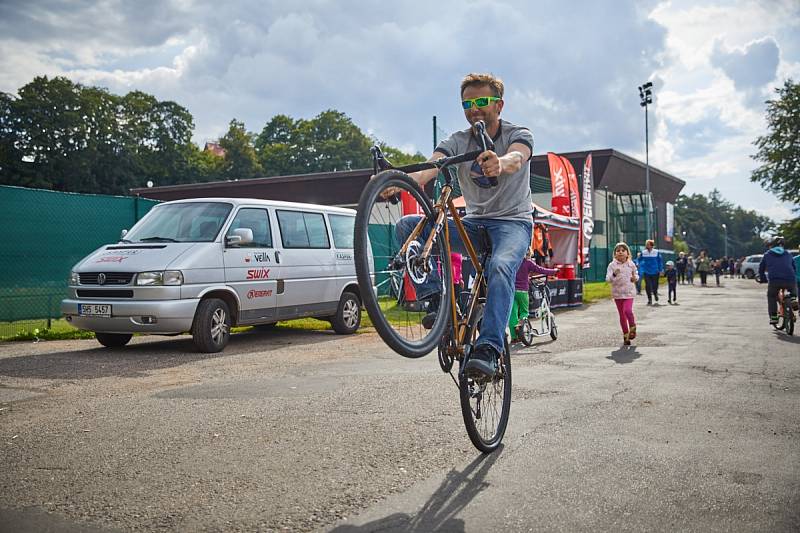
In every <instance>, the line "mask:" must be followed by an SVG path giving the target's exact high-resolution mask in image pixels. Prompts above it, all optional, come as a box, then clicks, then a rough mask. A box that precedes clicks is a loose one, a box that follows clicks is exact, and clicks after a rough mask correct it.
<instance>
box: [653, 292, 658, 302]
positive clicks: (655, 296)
mask: <svg viewBox="0 0 800 533" xmlns="http://www.w3.org/2000/svg"><path fill="white" fill-rule="evenodd" d="M653 297H654V298H655V299H656V302H657V301H658V294H654V295H653Z"/></svg>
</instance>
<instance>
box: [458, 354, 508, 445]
mask: <svg viewBox="0 0 800 533" xmlns="http://www.w3.org/2000/svg"><path fill="white" fill-rule="evenodd" d="M500 359H501V360H500V362H499V363H500V364H498V369H497V372H496V373H495V375H494V376H493V377H492V379H491V380H487V381H482V382H481V381H477V380H474V379H472V378H470V377H467V376H466V375H465V374H463V373H461V376H460V379H459V389H460V392H461V394H460V396H461V414H462V415H463V416H464V426H466V428H467V435H469V439H470V440H471V441H472V444H473V445H475V447H476V448H478V449H479V450H480V451H482V452H483V453H492V452H493V451H495V450H496V449H497V447H498V446H500V442H501V441H502V440H503V435H504V434H505V432H506V426H507V425H508V413H509V411H510V410H511V351H510V350H509V349H508V343H505V350H504V353H503V355H502V356H501V358H500Z"/></svg>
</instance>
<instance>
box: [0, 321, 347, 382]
mask: <svg viewBox="0 0 800 533" xmlns="http://www.w3.org/2000/svg"><path fill="white" fill-rule="evenodd" d="M339 337H340V336H339V335H336V334H335V333H334V332H332V331H298V330H291V329H285V330H281V329H280V328H276V329H274V330H271V331H266V332H265V331H256V330H252V331H246V332H243V333H237V334H235V335H233V336H232V337H231V340H230V342H229V343H228V346H227V347H226V348H225V350H224V351H223V352H221V353H200V352H198V351H197V349H196V348H195V346H194V344H193V343H192V339H191V337H189V336H187V335H182V336H179V337H167V338H165V340H157V341H149V339H148V342H140V343H135V344H130V345H128V346H124V347H122V348H104V347H102V346H100V345H99V344H97V342H96V341H86V343H87V344H88V345H89V346H93V347H92V348H90V349H85V350H74V351H62V352H51V353H42V354H33V355H24V356H19V357H8V358H3V359H0V376H8V377H17V378H43V379H96V378H104V377H111V376H116V377H141V376H145V375H146V373H147V372H150V371H152V370H159V369H164V368H173V367H177V366H181V365H185V364H189V363H193V362H195V361H202V360H204V359H217V358H222V357H233V356H236V355H240V354H246V353H252V352H270V351H273V350H280V349H281V348H284V347H286V346H287V345H312V344H318V343H321V342H328V341H332V340H335V339H337V338H339ZM150 338H151V339H152V338H158V337H150ZM56 342H60V341H56Z"/></svg>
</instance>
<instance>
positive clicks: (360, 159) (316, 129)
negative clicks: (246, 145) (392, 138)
mask: <svg viewBox="0 0 800 533" xmlns="http://www.w3.org/2000/svg"><path fill="white" fill-rule="evenodd" d="M377 142H378V141H376V140H375V139H372V138H370V137H368V136H367V135H365V134H364V133H363V132H362V131H361V130H360V129H359V128H358V126H356V125H355V124H353V122H352V120H350V118H349V117H347V115H345V114H344V113H341V112H339V111H336V110H333V109H329V110H327V111H323V112H322V113H320V114H319V115H317V116H316V117H314V118H313V119H311V120H304V119H300V120H295V119H292V118H291V117H288V116H286V115H276V116H274V117H272V119H271V120H270V121H269V122H268V123H267V124H266V125H265V126H264V129H263V130H261V133H260V134H259V135H258V137H257V138H256V140H255V149H256V152H257V153H258V156H259V161H261V164H262V166H263V168H264V172H265V174H266V175H268V176H276V175H287V174H308V173H311V172H332V171H335V170H350V169H357V168H370V167H371V166H372V156H371V153H370V150H369V149H370V146H371V145H373V144H375V143H377ZM378 144H380V145H381V148H382V149H383V150H384V152H385V153H386V154H387V156H388V157H389V159H390V160H391V161H392V162H393V163H394V164H396V165H402V164H406V163H410V162H416V161H420V160H422V161H424V157H423V156H421V155H420V154H417V155H414V156H411V155H408V154H405V153H403V152H402V151H400V150H398V149H396V148H391V147H389V146H387V145H385V144H384V143H378Z"/></svg>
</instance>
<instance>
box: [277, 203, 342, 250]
mask: <svg viewBox="0 0 800 533" xmlns="http://www.w3.org/2000/svg"><path fill="white" fill-rule="evenodd" d="M276 213H277V215H278V227H279V228H280V230H281V241H282V242H283V247H284V248H330V247H331V244H330V241H329V240H328V230H327V228H326V227H325V218H324V217H323V216H322V214H321V213H304V212H300V211H281V210H278V211H276Z"/></svg>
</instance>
